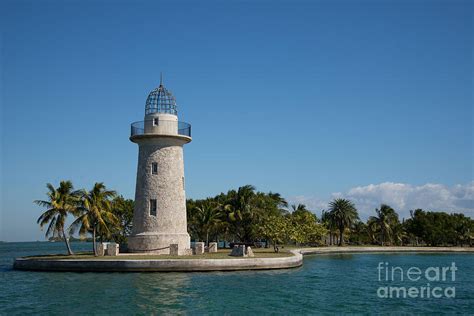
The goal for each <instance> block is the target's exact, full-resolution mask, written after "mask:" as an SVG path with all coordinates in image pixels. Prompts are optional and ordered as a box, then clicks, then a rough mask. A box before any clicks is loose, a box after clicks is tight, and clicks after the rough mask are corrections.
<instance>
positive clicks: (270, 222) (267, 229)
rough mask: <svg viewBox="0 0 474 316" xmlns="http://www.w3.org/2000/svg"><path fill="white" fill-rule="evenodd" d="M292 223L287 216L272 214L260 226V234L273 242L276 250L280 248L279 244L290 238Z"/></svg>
mask: <svg viewBox="0 0 474 316" xmlns="http://www.w3.org/2000/svg"><path fill="white" fill-rule="evenodd" d="M290 224H291V223H290V221H289V219H288V218H287V217H284V216H275V215H272V216H269V217H267V218H266V220H265V222H264V223H263V224H262V225H261V226H259V230H260V234H261V235H262V236H263V237H264V238H265V239H267V240H268V241H270V242H271V243H272V244H273V250H274V251H275V252H278V250H279V249H278V244H282V243H284V242H285V241H286V240H287V239H288V234H289V228H290Z"/></svg>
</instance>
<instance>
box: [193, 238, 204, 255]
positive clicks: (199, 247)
mask: <svg viewBox="0 0 474 316" xmlns="http://www.w3.org/2000/svg"><path fill="white" fill-rule="evenodd" d="M203 253H204V243H203V242H201V241H199V242H195V243H194V254H195V255H202V254H203Z"/></svg>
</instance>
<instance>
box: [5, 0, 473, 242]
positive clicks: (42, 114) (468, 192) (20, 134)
mask: <svg viewBox="0 0 474 316" xmlns="http://www.w3.org/2000/svg"><path fill="white" fill-rule="evenodd" d="M473 9H474V7H473V3H472V2H470V1H447V0H446V1H388V0H385V1H276V2H275V1H271V2H270V1H260V2H257V3H254V2H251V1H233V2H232V1H228V2H227V1H226V2H222V1H220V2H217V1H216V2H210V1H204V2H199V3H197V2H174V3H172V2H171V1H170V2H168V1H138V2H131V1H130V2H120V1H119V2H115V1H94V2H92V1H5V0H3V1H1V9H0V11H1V13H0V15H1V18H0V20H1V22H0V23H1V27H2V38H1V80H2V81H1V87H2V88H1V133H2V135H1V136H2V138H1V139H2V143H1V159H2V161H1V163H2V168H1V175H0V176H1V180H2V181H1V185H2V188H1V193H2V196H1V212H0V240H36V239H42V238H43V237H42V234H43V233H42V232H41V231H40V230H39V228H38V227H37V225H36V224H35V221H36V218H37V217H38V215H39V214H40V212H41V209H39V208H37V207H36V206H35V205H33V203H32V201H33V200H35V199H40V198H43V196H44V193H45V192H46V188H45V184H46V183H47V182H51V183H53V184H55V185H56V184H57V183H58V182H59V181H60V180H61V179H70V180H72V181H73V182H74V184H75V186H76V187H77V188H83V187H91V186H92V184H93V183H94V182H95V181H103V182H105V184H106V185H107V186H108V187H110V188H113V189H116V190H117V191H119V192H120V193H122V194H123V195H124V196H126V197H129V198H133V196H134V189H135V174H136V163H137V147H136V145H135V144H133V143H131V142H130V141H129V140H128V137H129V129H130V127H129V124H130V123H131V122H133V121H137V120H141V119H142V118H143V115H144V105H145V100H146V97H147V94H148V93H149V92H150V91H151V90H152V89H153V88H155V87H156V86H157V85H158V84H159V76H160V72H161V71H162V72H163V73H164V83H165V86H166V87H167V88H168V89H170V90H172V91H173V93H174V94H175V96H176V98H177V102H178V105H179V117H180V120H184V121H187V122H190V123H191V124H192V126H193V142H192V143H191V144H189V145H186V148H185V169H186V179H187V180H186V189H187V196H188V197H192V198H201V197H206V196H209V195H215V194H217V193H220V192H222V191H227V190H228V189H230V188H236V187H238V186H241V185H245V184H253V185H255V186H256V187H257V188H258V189H259V190H262V191H270V190H271V191H274V192H280V193H281V194H283V195H284V196H285V197H286V198H288V199H289V200H291V201H294V202H304V203H306V204H308V205H309V206H310V207H311V208H312V209H313V210H314V211H316V212H317V213H318V212H319V211H320V209H321V208H324V207H325V205H326V203H327V201H328V200H329V199H330V198H332V197H334V196H347V197H351V198H353V199H354V200H355V201H356V204H357V205H358V207H359V208H360V210H361V213H362V214H363V215H364V214H367V213H368V212H370V211H372V210H373V207H374V206H375V205H376V203H379V202H380V201H388V202H390V203H392V204H394V205H395V206H396V207H398V208H399V209H398V211H400V212H401V213H403V214H406V212H407V211H408V210H409V209H410V208H414V207H419V206H421V204H423V205H427V206H426V207H427V208H431V209H433V210H447V211H462V212H465V213H467V214H469V215H471V216H472V209H474V182H473V179H474V176H473V164H472V162H473V161H474V153H473V138H474V131H473V110H472V104H473V95H472V88H473V59H472V56H473V46H472V45H473V41H472V39H473V38H474V34H473V33H474V31H473V22H472V21H473ZM426 192H428V193H426Z"/></svg>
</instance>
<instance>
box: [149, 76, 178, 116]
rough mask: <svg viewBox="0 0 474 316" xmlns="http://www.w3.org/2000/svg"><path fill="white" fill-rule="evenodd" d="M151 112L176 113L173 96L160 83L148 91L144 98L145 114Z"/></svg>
mask: <svg viewBox="0 0 474 316" xmlns="http://www.w3.org/2000/svg"><path fill="white" fill-rule="evenodd" d="M151 113H166V114H173V115H178V109H177V106H176V99H175V97H174V96H173V94H172V93H171V91H169V90H167V89H166V88H165V87H164V86H163V84H161V83H160V86H159V87H158V88H156V89H154V90H153V91H152V92H150V94H149V95H148V98H147V99H146V105H145V115H146V114H151Z"/></svg>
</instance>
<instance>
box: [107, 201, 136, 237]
mask: <svg viewBox="0 0 474 316" xmlns="http://www.w3.org/2000/svg"><path fill="white" fill-rule="evenodd" d="M134 205H135V202H134V201H133V200H131V199H125V198H124V197H123V196H117V197H115V198H114V199H113V200H112V213H113V214H114V215H115V217H116V218H117V219H118V222H119V225H112V239H113V240H114V241H115V242H117V243H126V241H127V237H128V236H130V234H131V233H132V224H133V208H134Z"/></svg>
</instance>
